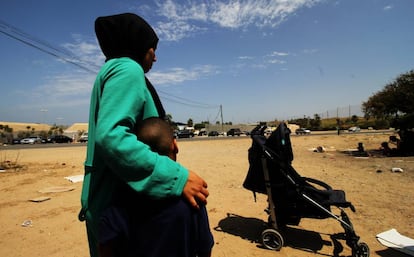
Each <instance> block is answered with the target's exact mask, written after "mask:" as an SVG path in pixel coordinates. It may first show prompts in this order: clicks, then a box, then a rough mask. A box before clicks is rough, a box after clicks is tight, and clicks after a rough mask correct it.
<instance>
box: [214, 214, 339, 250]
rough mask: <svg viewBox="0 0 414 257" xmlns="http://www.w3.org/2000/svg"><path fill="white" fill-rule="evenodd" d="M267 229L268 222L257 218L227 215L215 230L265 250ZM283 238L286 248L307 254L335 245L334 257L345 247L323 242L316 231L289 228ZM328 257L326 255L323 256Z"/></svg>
mask: <svg viewBox="0 0 414 257" xmlns="http://www.w3.org/2000/svg"><path fill="white" fill-rule="evenodd" d="M266 228H269V227H268V225H267V224H266V222H264V221H263V220H260V219H257V218H246V217H242V216H239V215H237V214H232V213H227V217H226V218H224V219H222V220H220V221H219V223H218V225H217V226H216V227H215V228H214V230H216V231H220V232H224V233H228V234H232V235H235V236H239V237H241V238H243V239H245V240H249V241H250V242H253V243H256V244H258V245H257V246H258V247H261V248H263V246H262V245H261V242H260V241H261V239H260V238H261V233H262V231H263V230H265V229H266ZM283 238H284V241H285V246H289V247H292V248H295V249H300V250H303V251H306V252H314V253H317V252H318V251H320V250H321V249H322V247H323V246H324V245H332V244H333V245H334V248H335V250H334V255H332V256H339V255H338V254H339V253H340V252H342V250H343V247H342V245H341V244H340V243H339V242H338V241H337V240H334V238H333V237H332V236H331V238H332V239H333V240H334V241H333V242H331V241H326V240H323V239H322V237H321V235H320V234H319V233H317V232H314V231H308V230H303V229H298V228H293V227H287V228H286V229H285V230H284V231H283ZM323 255H326V254H323Z"/></svg>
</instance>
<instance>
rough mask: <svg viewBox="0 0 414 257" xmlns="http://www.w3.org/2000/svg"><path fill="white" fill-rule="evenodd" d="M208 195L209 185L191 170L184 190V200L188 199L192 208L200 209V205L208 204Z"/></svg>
mask: <svg viewBox="0 0 414 257" xmlns="http://www.w3.org/2000/svg"><path fill="white" fill-rule="evenodd" d="M208 195H209V192H208V189H207V183H206V182H205V181H204V179H202V178H201V177H200V176H198V175H197V174H196V173H195V172H193V171H191V170H190V171H189V174H188V179H187V183H186V184H185V186H184V190H183V196H184V198H185V199H187V201H188V202H189V203H190V205H191V206H193V207H194V208H196V209H199V203H202V204H207V197H208Z"/></svg>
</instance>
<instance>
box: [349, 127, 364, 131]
mask: <svg viewBox="0 0 414 257" xmlns="http://www.w3.org/2000/svg"><path fill="white" fill-rule="evenodd" d="M359 131H361V128H360V127H350V128H349V129H348V132H359Z"/></svg>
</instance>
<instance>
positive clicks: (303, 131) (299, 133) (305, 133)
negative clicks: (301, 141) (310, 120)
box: [295, 128, 311, 135]
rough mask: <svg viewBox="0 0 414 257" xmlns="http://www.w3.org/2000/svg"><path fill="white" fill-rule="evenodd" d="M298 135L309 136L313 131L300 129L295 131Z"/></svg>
mask: <svg viewBox="0 0 414 257" xmlns="http://www.w3.org/2000/svg"><path fill="white" fill-rule="evenodd" d="M295 133H296V135H309V134H310V133H311V131H310V130H309V129H307V128H298V129H297V130H295Z"/></svg>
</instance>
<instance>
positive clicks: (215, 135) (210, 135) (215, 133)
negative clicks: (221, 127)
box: [208, 130, 220, 137]
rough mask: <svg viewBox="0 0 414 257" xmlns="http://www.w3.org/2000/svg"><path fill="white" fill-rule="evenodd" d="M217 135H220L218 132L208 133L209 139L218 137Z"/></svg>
mask: <svg viewBox="0 0 414 257" xmlns="http://www.w3.org/2000/svg"><path fill="white" fill-rule="evenodd" d="M219 135H220V133H218V131H215V130H212V131H210V132H208V136H209V137H218V136H219Z"/></svg>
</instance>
